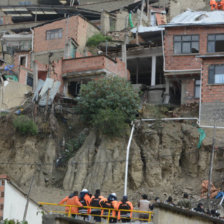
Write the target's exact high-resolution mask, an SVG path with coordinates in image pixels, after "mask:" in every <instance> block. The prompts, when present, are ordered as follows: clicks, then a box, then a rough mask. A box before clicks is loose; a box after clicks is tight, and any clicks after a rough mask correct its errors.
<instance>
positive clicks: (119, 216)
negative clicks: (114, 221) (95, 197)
mask: <svg viewBox="0 0 224 224" xmlns="http://www.w3.org/2000/svg"><path fill="white" fill-rule="evenodd" d="M122 204H125V203H123V202H122V201H120V202H118V205H117V209H118V215H117V218H118V220H120V219H122V217H121V215H122V213H123V214H128V213H130V216H129V218H132V211H133V208H134V207H133V205H132V203H131V202H130V201H126V204H127V205H128V206H129V207H130V208H129V209H124V210H130V212H124V211H123V212H122V211H121V210H119V209H121V205H122ZM127 218H128V217H127Z"/></svg>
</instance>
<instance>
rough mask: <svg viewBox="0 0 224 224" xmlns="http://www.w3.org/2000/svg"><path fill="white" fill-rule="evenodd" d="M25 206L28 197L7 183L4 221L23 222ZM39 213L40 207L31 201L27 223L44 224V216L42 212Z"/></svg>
mask: <svg viewBox="0 0 224 224" xmlns="http://www.w3.org/2000/svg"><path fill="white" fill-rule="evenodd" d="M25 206H26V197H25V196H24V195H23V194H22V193H21V192H20V191H19V190H18V189H16V188H15V187H14V186H13V185H11V184H10V183H8V181H6V182H5V196H4V208H3V219H15V220H19V221H22V219H23V214H24V210H25ZM38 211H40V209H39V208H38V205H36V204H35V203H34V202H32V201H29V207H28V211H27V216H26V221H28V224H42V214H41V213H40V212H39V213H38V214H37V212H38Z"/></svg>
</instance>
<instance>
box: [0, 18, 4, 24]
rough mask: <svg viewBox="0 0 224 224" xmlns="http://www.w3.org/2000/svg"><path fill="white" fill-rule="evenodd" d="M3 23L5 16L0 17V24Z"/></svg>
mask: <svg viewBox="0 0 224 224" xmlns="http://www.w3.org/2000/svg"><path fill="white" fill-rule="evenodd" d="M2 24H3V17H0V25H2Z"/></svg>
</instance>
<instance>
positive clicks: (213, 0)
mask: <svg viewBox="0 0 224 224" xmlns="http://www.w3.org/2000/svg"><path fill="white" fill-rule="evenodd" d="M210 6H211V10H217V9H218V4H217V2H216V0H210Z"/></svg>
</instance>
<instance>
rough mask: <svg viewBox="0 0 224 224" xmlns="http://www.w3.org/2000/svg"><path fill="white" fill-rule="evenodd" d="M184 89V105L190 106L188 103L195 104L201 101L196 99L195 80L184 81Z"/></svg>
mask: <svg viewBox="0 0 224 224" xmlns="http://www.w3.org/2000/svg"><path fill="white" fill-rule="evenodd" d="M182 88H183V90H182V94H183V96H182V103H184V104H186V103H187V104H188V103H194V102H198V101H199V99H198V98H195V79H194V78H189V79H183V80H182Z"/></svg>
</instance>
